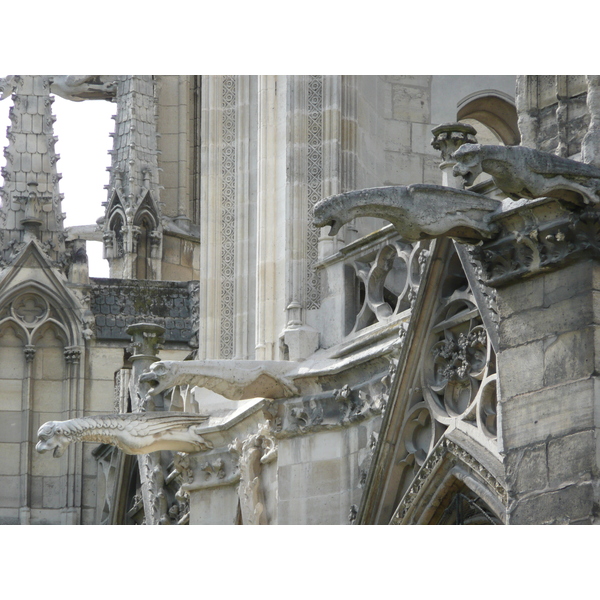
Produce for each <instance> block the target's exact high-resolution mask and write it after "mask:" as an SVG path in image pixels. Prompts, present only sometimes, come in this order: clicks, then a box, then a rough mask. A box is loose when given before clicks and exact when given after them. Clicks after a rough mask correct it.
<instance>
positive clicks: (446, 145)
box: [431, 123, 477, 189]
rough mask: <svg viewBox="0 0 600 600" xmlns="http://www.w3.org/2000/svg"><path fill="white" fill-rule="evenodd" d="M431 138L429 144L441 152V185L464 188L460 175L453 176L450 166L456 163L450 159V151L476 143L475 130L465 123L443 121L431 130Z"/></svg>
mask: <svg viewBox="0 0 600 600" xmlns="http://www.w3.org/2000/svg"><path fill="white" fill-rule="evenodd" d="M431 133H433V140H432V142H431V145H432V146H433V147H434V148H435V149H436V150H439V151H440V152H441V153H442V161H443V162H442V163H441V164H440V169H441V170H442V185H446V186H448V187H453V188H459V189H462V188H464V183H463V180H462V178H461V177H454V175H453V174H452V168H453V167H454V165H455V164H456V162H455V161H454V160H452V158H451V157H452V153H454V152H456V151H457V150H458V149H459V148H460V147H461V146H462V145H463V144H476V143H477V138H476V137H475V135H476V134H477V131H476V130H475V129H474V128H473V127H471V126H470V125H467V124H466V123H444V124H442V125H438V126H437V127H434V128H433V129H432V130H431Z"/></svg>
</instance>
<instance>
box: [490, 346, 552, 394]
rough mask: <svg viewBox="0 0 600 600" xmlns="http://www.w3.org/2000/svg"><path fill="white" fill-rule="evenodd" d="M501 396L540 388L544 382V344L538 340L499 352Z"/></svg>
mask: <svg viewBox="0 0 600 600" xmlns="http://www.w3.org/2000/svg"><path fill="white" fill-rule="evenodd" d="M497 358H498V373H499V374H500V383H499V385H500V397H501V398H502V399H503V400H506V399H508V398H512V397H513V396H516V395H518V394H524V393H527V392H532V391H534V390H539V389H540V388H541V387H542V386H543V383H544V344H543V342H542V341H541V340H540V341H536V342H530V343H529V344H523V345H521V346H517V347H515V348H510V349H507V350H504V351H501V352H499V353H498V357H497Z"/></svg>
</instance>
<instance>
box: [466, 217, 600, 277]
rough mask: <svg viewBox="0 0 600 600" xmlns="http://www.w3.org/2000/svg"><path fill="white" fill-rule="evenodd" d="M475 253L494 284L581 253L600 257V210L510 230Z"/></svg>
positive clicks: (545, 268)
mask: <svg viewBox="0 0 600 600" xmlns="http://www.w3.org/2000/svg"><path fill="white" fill-rule="evenodd" d="M542 208H543V207H540V209H542ZM472 255H473V257H474V258H475V259H477V260H478V261H479V262H480V263H481V267H482V274H483V277H484V280H485V283H486V284H487V285H490V286H494V287H501V286H503V285H506V284H508V283H510V282H512V281H514V280H515V279H518V278H521V277H528V276H531V275H535V274H536V273H539V272H542V271H549V270H552V269H556V268H560V267H561V266H563V265H566V264H568V263H569V262H572V261H574V260H576V259H578V258H579V257H581V256H587V257H600V211H598V210H597V209H594V208H587V209H585V210H583V211H581V212H579V211H575V212H571V213H570V214H568V215H566V216H562V217H560V218H558V219H552V220H551V221H550V222H548V223H540V224H535V225H530V226H529V227H524V228H523V229H521V230H520V231H509V232H507V233H506V235H504V236H501V237H500V238H499V239H498V240H495V241H494V242H491V243H489V244H484V245H482V246H475V247H474V248H473V250H472Z"/></svg>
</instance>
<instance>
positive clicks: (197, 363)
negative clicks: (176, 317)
mask: <svg viewBox="0 0 600 600" xmlns="http://www.w3.org/2000/svg"><path fill="white" fill-rule="evenodd" d="M297 366H298V364H297V363H295V362H291V361H286V360H281V361H276V360H272V361H257V360H185V361H174V360H163V361H160V362H155V363H154V364H152V365H150V368H149V370H148V372H146V373H143V374H142V375H141V376H140V382H147V383H149V384H150V385H152V386H153V387H152V388H151V389H150V390H149V391H148V393H149V394H150V395H151V396H154V395H156V394H159V393H160V392H162V391H164V390H166V389H169V388H172V387H174V386H177V385H192V386H198V387H203V388H206V389H209V390H211V391H213V392H216V393H217V394H221V396H224V397H225V398H227V399H229V400H246V399H248V398H273V399H274V398H289V397H291V396H296V395H298V390H297V389H296V386H295V385H294V382H293V380H292V379H291V377H290V375H291V373H292V372H296V370H297Z"/></svg>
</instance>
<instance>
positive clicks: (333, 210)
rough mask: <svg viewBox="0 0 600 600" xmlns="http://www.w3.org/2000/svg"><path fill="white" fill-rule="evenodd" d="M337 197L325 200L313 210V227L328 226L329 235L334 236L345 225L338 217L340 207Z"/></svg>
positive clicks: (318, 203)
mask: <svg viewBox="0 0 600 600" xmlns="http://www.w3.org/2000/svg"><path fill="white" fill-rule="evenodd" d="M339 204H340V203H339V201H338V198H337V196H331V197H330V198H325V199H323V200H321V201H319V202H317V204H316V205H315V208H314V210H313V224H314V225H315V227H325V226H326V225H329V226H330V227H331V229H330V230H329V235H331V236H334V235H336V234H337V232H338V231H339V230H340V229H341V227H342V225H343V224H344V223H345V221H343V220H342V219H341V218H340V217H341V215H340V208H341V207H340V205H339Z"/></svg>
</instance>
